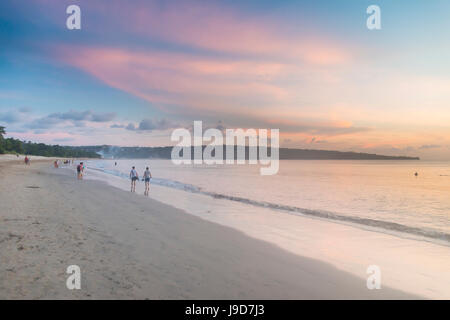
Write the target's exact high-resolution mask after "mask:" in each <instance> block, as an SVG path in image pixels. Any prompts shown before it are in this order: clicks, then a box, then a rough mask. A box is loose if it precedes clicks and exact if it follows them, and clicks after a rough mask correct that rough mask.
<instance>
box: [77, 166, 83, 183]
mask: <svg viewBox="0 0 450 320" xmlns="http://www.w3.org/2000/svg"><path fill="white" fill-rule="evenodd" d="M83 171H84V165H83V162H80V164H79V165H77V177H78V180H82V179H83Z"/></svg>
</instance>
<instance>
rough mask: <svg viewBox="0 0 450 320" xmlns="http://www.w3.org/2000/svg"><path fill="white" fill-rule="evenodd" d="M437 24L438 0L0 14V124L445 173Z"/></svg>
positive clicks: (95, 4) (449, 98)
mask: <svg viewBox="0 0 450 320" xmlns="http://www.w3.org/2000/svg"><path fill="white" fill-rule="evenodd" d="M72 4H76V5H78V6H79V7H80V9H81V29H80V30H69V29H68V28H67V27H66V20H67V18H68V17H69V14H67V13H66V8H67V7H68V6H69V5H72ZM372 4H375V5H378V6H379V7H380V9H381V29H380V30H369V29H368V28H367V26H366V20H367V18H368V16H369V15H368V14H367V13H366V9H367V7H368V6H369V5H372ZM449 15H450V2H449V1H446V0H442V1H439V0H431V1H402V0H396V1H382V0H371V1H365V0H346V1H343V0H342V1H336V0H327V1H326V0H318V1H300V0H298V1H263V0H259V1H253V0H246V1H235V0H228V1H215V0H208V1H185V0H179V1H142V0H135V1H125V0H120V1H119V0H108V1H106V0H96V1H93V0H90V1H80V0H78V1H77V0H6V1H5V0H2V1H1V2H0V45H1V47H0V125H1V126H5V127H6V131H7V137H15V138H20V139H24V140H27V141H28V140H31V141H36V142H44V143H50V144H60V145H100V144H112V145H121V146H164V145H170V144H173V143H172V142H171V141H170V135H171V132H172V131H173V130H174V129H176V128H180V127H185V128H191V127H192V125H193V121H194V120H201V121H203V124H204V128H214V127H215V128H220V129H223V128H244V129H246V128H254V129H279V130H280V145H281V146H282V147H289V148H308V149H324V150H340V151H356V152H370V153H379V154H387V155H410V156H420V157H421V158H422V159H428V160H450V125H449V124H450V41H449V40H448V32H449V30H450V19H449V18H448V17H449Z"/></svg>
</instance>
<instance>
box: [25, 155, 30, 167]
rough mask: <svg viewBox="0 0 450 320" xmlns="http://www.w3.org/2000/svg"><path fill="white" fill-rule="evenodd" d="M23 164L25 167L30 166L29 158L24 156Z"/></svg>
mask: <svg viewBox="0 0 450 320" xmlns="http://www.w3.org/2000/svg"><path fill="white" fill-rule="evenodd" d="M25 164H26V165H29V164H30V158H28V156H25Z"/></svg>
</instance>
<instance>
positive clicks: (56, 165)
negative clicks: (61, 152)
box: [53, 160, 58, 168]
mask: <svg viewBox="0 0 450 320" xmlns="http://www.w3.org/2000/svg"><path fill="white" fill-rule="evenodd" d="M53 165H54V166H55V168H58V160H55V162H54V163H53Z"/></svg>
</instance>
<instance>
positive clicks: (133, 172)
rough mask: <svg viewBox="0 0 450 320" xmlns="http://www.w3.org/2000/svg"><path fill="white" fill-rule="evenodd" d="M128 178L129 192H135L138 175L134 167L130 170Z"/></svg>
mask: <svg viewBox="0 0 450 320" xmlns="http://www.w3.org/2000/svg"><path fill="white" fill-rule="evenodd" d="M130 179H131V192H136V181H137V180H138V179H139V175H138V173H137V171H136V169H135V168H134V167H133V168H132V169H131V171H130Z"/></svg>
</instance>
